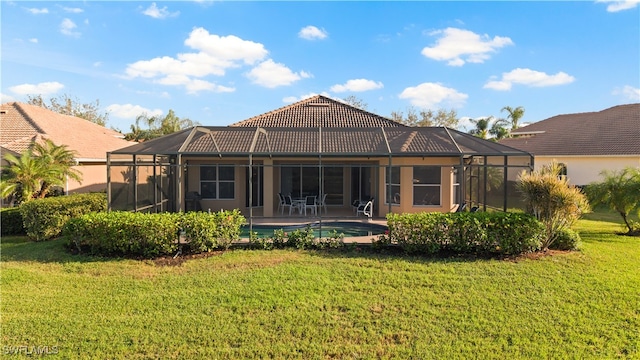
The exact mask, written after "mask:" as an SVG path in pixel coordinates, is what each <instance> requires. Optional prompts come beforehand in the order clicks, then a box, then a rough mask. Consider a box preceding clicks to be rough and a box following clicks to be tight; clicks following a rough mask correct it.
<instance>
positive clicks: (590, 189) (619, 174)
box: [586, 167, 640, 235]
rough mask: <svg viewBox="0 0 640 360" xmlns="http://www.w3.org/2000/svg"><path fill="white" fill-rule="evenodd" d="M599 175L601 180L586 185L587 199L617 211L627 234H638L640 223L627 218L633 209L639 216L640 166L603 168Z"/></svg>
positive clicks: (639, 232) (594, 203)
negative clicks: (620, 168) (616, 169)
mask: <svg viewBox="0 0 640 360" xmlns="http://www.w3.org/2000/svg"><path fill="white" fill-rule="evenodd" d="M600 175H601V176H602V177H603V180H602V181H601V182H594V183H591V184H589V185H588V186H587V187H586V192H587V195H588V197H589V200H590V201H591V202H592V204H593V205H594V206H596V205H600V204H602V205H605V206H608V207H609V208H610V209H611V210H614V211H615V212H617V213H618V214H619V215H620V216H621V217H622V220H623V221H624V224H625V225H626V227H627V234H628V235H640V224H637V223H634V222H633V221H632V220H630V219H629V214H631V212H632V211H633V210H634V209H638V211H639V213H638V217H640V168H632V167H627V168H625V169H622V170H620V171H608V170H605V171H603V172H601V173H600Z"/></svg>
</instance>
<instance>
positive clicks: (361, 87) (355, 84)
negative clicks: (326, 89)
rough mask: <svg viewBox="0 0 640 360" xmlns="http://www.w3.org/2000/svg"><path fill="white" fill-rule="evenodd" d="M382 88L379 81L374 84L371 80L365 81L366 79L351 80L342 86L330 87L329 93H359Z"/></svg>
mask: <svg viewBox="0 0 640 360" xmlns="http://www.w3.org/2000/svg"><path fill="white" fill-rule="evenodd" d="M383 87H384V85H383V84H382V82H379V81H378V82H375V81H373V80H367V79H352V80H349V81H347V82H346V83H344V84H342V85H340V84H338V85H333V86H332V87H331V91H333V92H336V93H341V92H345V91H352V92H361V91H369V90H376V89H382V88H383Z"/></svg>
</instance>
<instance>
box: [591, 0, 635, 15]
mask: <svg viewBox="0 0 640 360" xmlns="http://www.w3.org/2000/svg"><path fill="white" fill-rule="evenodd" d="M596 2H597V3H606V4H608V5H607V11H608V12H618V11H623V10H630V9H634V8H635V7H637V6H638V4H639V3H640V0H596Z"/></svg>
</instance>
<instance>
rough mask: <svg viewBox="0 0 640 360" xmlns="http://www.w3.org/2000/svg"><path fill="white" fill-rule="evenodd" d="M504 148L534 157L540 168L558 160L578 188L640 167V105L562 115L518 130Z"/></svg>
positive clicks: (536, 167)
mask: <svg viewBox="0 0 640 360" xmlns="http://www.w3.org/2000/svg"><path fill="white" fill-rule="evenodd" d="M512 135H513V136H514V137H513V138H509V139H503V140H501V141H500V144H503V145H507V146H511V147H514V148H516V149H520V150H523V151H527V152H530V153H531V154H533V155H534V157H535V169H536V170H537V169H539V168H540V167H542V166H544V165H546V164H549V163H551V162H552V161H554V160H555V161H556V162H558V163H561V164H563V165H564V167H565V170H566V174H565V175H566V176H567V178H568V179H569V181H570V182H571V183H572V184H574V185H578V186H583V185H587V184H589V183H591V182H594V181H600V180H601V177H600V172H602V171H603V170H620V169H623V168H625V167H629V166H631V167H640V104H628V105H619V106H614V107H612V108H609V109H605V110H602V111H597V112H585V113H577V114H564V115H557V116H554V117H551V118H548V119H545V120H541V121H538V122H536V123H533V124H531V125H528V126H524V127H522V128H520V129H517V130H516V131H514V132H513V133H512Z"/></svg>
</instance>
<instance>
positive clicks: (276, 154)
mask: <svg viewBox="0 0 640 360" xmlns="http://www.w3.org/2000/svg"><path fill="white" fill-rule="evenodd" d="M421 129H422V130H421ZM424 129H425V128H384V127H377V128H323V127H317V128H286V129H283V128H262V127H253V128H248V127H247V128H235V127H203V126H196V127H193V128H190V129H186V130H183V131H180V132H178V133H174V134H170V135H167V136H164V137H162V138H158V139H154V140H150V141H147V142H144V143H140V144H137V145H133V146H130V147H127V148H124V149H120V150H116V151H112V152H109V153H107V197H108V209H109V211H111V210H127V211H136V212H137V211H149V212H162V211H179V210H180V209H183V208H184V206H183V202H184V195H185V194H182V189H183V187H184V184H183V181H184V174H185V168H186V165H185V164H183V161H182V160H183V158H185V157H189V156H198V157H203V156H206V157H217V158H219V159H228V158H243V157H244V158H246V159H248V165H239V164H238V165H236V166H246V167H247V168H248V169H249V173H250V174H251V173H252V168H253V167H254V166H257V165H254V160H255V159H260V158H270V159H285V158H286V159H294V158H305V159H307V160H308V159H313V158H317V161H318V167H319V169H320V170H322V169H323V168H324V165H323V160H324V161H328V160H330V159H332V158H345V157H353V158H356V157H370V158H387V159H388V164H387V165H377V166H373V165H372V166H373V167H374V168H378V169H380V168H387V170H386V171H387V172H386V173H388V172H389V171H390V169H391V168H392V167H393V166H394V162H393V160H394V159H397V158H407V157H422V158H425V157H430V158H432V157H446V158H458V159H459V163H458V164H456V165H455V166H452V167H454V168H458V169H462V171H463V174H462V181H463V182H464V183H463V184H460V185H459V194H458V198H459V199H464V200H465V201H466V200H467V194H466V185H467V184H466V178H467V176H466V175H467V171H473V169H477V170H478V171H480V170H479V169H482V171H483V172H484V174H485V176H484V184H483V190H482V191H483V198H484V199H485V200H486V198H487V196H486V193H487V176H486V174H487V169H489V168H502V169H503V176H504V182H503V184H504V191H503V206H502V211H507V206H508V203H507V191H508V189H507V182H508V177H509V174H510V172H509V171H508V170H509V169H511V168H517V169H528V171H532V170H533V168H534V157H533V155H532V154H530V153H528V152H525V151H521V150H517V149H513V148H509V147H507V146H504V145H500V144H496V143H493V142H490V141H487V140H483V139H478V138H474V137H473V136H471V135H469V134H465V133H462V132H459V131H456V130H452V129H448V128H432V129H434V130H437V131H438V133H437V135H438V136H440V137H446V139H445V140H447V141H448V143H450V144H453V145H455V149H454V150H448V151H425V152H416V151H413V152H408V151H404V152H403V151H402V150H403V149H405V150H406V148H410V146H411V141H410V140H407V139H404V140H405V142H404V143H402V144H400V143H398V142H397V141H396V143H395V144H394V145H391V142H393V141H394V139H393V138H392V137H393V136H391V138H390V136H389V135H388V132H392V133H393V132H395V133H398V132H401V133H402V135H403V136H404V137H406V138H411V135H409V136H407V135H406V134H405V133H411V134H414V135H415V134H416V133H420V132H424ZM226 132H246V133H247V134H244V141H241V142H240V143H238V142H237V141H236V142H235V143H234V142H229V141H226V143H225V140H227V139H221V138H220V136H218V134H224V133H226ZM331 132H333V133H335V134H343V133H344V134H346V135H345V136H347V138H349V137H351V138H353V139H356V140H357V138H356V136H355V135H358V134H360V135H362V134H365V135H367V134H368V135H371V136H375V137H376V138H377V139H378V140H377V143H374V142H373V141H372V142H371V143H368V144H356V145H358V146H361V147H360V150H357V149H356V150H355V151H354V150H352V151H334V150H333V149H329V148H325V149H323V144H324V142H323V133H331ZM314 133H315V134H316V135H314ZM282 134H284V135H288V136H304V135H305V134H306V135H307V136H309V134H311V135H314V136H317V137H314V138H315V139H317V144H316V145H317V147H315V148H314V149H311V150H314V151H304V152H302V151H291V150H289V151H283V148H285V147H286V145H289V144H286V141H281V140H280V141H279V140H278V139H277V138H278V136H279V135H282ZM291 134H293V135H291ZM422 135H423V137H424V134H422ZM249 138H250V139H251V141H247V140H249ZM203 139H205V140H204V142H207V143H208V144H207V145H206V146H203V145H202V144H201V143H203ZM380 139H381V140H380ZM411 139H413V138H411ZM312 140H313V139H312ZM311 142H313V141H311ZM220 145H221V146H220ZM325 145H326V144H325ZM342 145H344V146H346V147H349V146H350V144H342ZM312 147H313V146H312ZM395 148H400V151H394V149H395ZM473 148H475V149H473ZM127 156H130V158H127V159H125V160H128V161H124V162H123V161H121V160H122V158H123V157H127ZM497 157H502V158H503V164H502V165H497V164H488V161H487V160H488V159H489V158H492V159H493V158H497ZM512 157H518V158H522V157H528V159H529V161H528V162H527V163H526V164H525V165H511V164H510V162H509V158H512ZM477 159H482V161H477ZM150 164H151V165H150ZM331 165H332V166H335V165H336V163H335V162H333V163H331ZM344 165H345V166H349V164H344ZM119 166H125V167H128V168H131V170H133V174H139V170H140V167H146V168H147V169H148V168H149V167H151V169H152V176H150V178H151V179H152V181H151V184H150V185H149V186H150V187H151V188H153V189H154V195H153V201H152V204H144V203H142V204H141V201H140V199H139V192H140V190H139V186H138V185H139V183H138V180H139V177H137V176H134V177H133V179H132V180H133V181H134V184H133V186H132V187H131V189H130V191H131V193H132V196H133V206H132V207H129V208H126V207H124V208H119V207H116V208H114V201H113V200H114V194H115V193H114V190H115V189H114V187H113V181H112V180H113V179H112V170H113V167H119ZM163 172H164V173H165V174H166V175H167V176H166V178H165V177H163V176H158V175H159V174H162V173H163ZM320 174H322V171H320ZM321 179H322V177H320V181H321ZM159 181H160V182H161V181H165V182H168V183H169V184H171V183H172V182H173V184H172V185H170V186H169V189H168V191H167V190H166V189H165V186H166V185H167V184H166V183H164V184H163V183H158V182H159ZM247 181H248V184H247V186H248V189H249V194H248V196H249V199H248V201H249V207H248V209H249V222H250V223H252V222H253V221H252V220H253V208H254V206H253V204H252V202H253V196H252V193H251V191H252V189H253V183H252V177H251V176H249V177H248V179H247ZM129 185H131V184H129ZM158 189H165V191H164V192H163V191H158ZM478 189H479V186H478ZM387 192H388V193H390V192H391V184H389V185H388V187H387ZM479 198H480V196H478V200H479ZM471 199H472V200H473V198H471ZM147 200H148V199H147ZM139 205H140V206H139ZM486 208H487V204H486V201H484V204H483V209H485V210H486ZM388 212H392V203H391V202H389V203H388ZM319 218H320V219H322V214H321V212H320V213H319Z"/></svg>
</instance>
